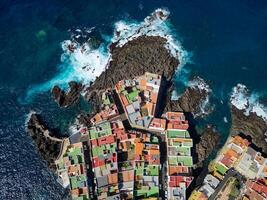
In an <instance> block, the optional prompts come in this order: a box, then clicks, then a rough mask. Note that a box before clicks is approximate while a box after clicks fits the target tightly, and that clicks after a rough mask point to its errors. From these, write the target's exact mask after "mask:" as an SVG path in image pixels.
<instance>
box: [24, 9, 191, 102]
mask: <svg viewBox="0 0 267 200" xmlns="http://www.w3.org/2000/svg"><path fill="white" fill-rule="evenodd" d="M169 14H170V13H169V11H168V10H167V9H156V10H155V11H154V12H153V13H151V14H150V15H149V16H148V17H146V18H145V19H144V21H142V22H134V21H129V20H121V21H118V22H116V23H115V24H114V34H113V36H104V35H101V36H102V39H103V40H105V42H103V43H101V44H100V45H99V46H98V47H96V48H94V47H92V46H91V45H90V38H86V33H88V34H90V32H91V31H92V30H93V29H94V28H91V29H86V31H85V33H84V32H83V31H82V30H80V29H76V31H75V35H72V37H71V39H70V40H66V41H63V42H62V43H61V47H62V50H63V54H62V55H61V64H60V65H59V73H58V74H57V75H56V76H55V77H54V78H52V79H51V80H49V81H47V82H45V83H41V84H38V85H34V86H32V87H31V88H29V90H28V91H27V94H26V99H25V100H26V102H29V101H31V100H32V97H34V96H35V95H36V94H38V93H41V92H45V91H49V90H50V89H51V88H52V87H53V86H54V85H59V86H61V87H63V88H66V86H67V83H68V82H69V81H72V80H74V81H79V82H83V84H89V83H91V82H93V81H94V80H95V78H96V77H97V76H99V75H100V74H101V73H102V72H103V71H104V70H105V69H106V67H108V63H109V61H110V60H111V54H110V52H109V48H108V46H109V45H110V44H111V43H116V45H117V46H123V45H124V44H126V43H127V42H128V41H130V40H133V39H135V38H137V37H140V36H143V35H147V36H161V37H164V38H166V41H167V42H166V46H165V47H166V48H167V49H168V50H169V52H170V53H171V54H172V55H173V56H174V57H176V58H178V59H179V61H180V65H179V69H180V68H181V67H182V66H183V65H184V64H186V63H187V62H188V61H189V60H190V54H189V53H188V52H187V51H185V50H184V49H183V47H182V45H181V44H180V42H179V41H178V40H177V38H178V37H177V35H176V34H175V30H174V29H173V27H172V25H171V23H170V21H169V20H168V17H169ZM84 38H86V40H85V41H83V42H80V41H81V40H80V39H84Z"/></svg>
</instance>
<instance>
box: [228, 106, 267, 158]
mask: <svg viewBox="0 0 267 200" xmlns="http://www.w3.org/2000/svg"><path fill="white" fill-rule="evenodd" d="M231 116H232V126H231V134H232V135H236V134H239V133H243V134H244V135H249V136H250V137H251V138H252V142H253V143H254V144H255V145H256V146H257V147H259V148H260V149H259V150H262V151H263V152H264V153H266V154H267V142H266V141H265V139H266V138H267V136H265V134H266V135H267V122H266V121H265V120H264V119H263V118H261V117H259V116H257V115H256V113H253V112H250V113H249V115H246V114H245V111H244V110H239V109H237V108H236V107H235V106H233V105H232V106H231Z"/></svg>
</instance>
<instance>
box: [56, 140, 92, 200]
mask: <svg viewBox="0 0 267 200" xmlns="http://www.w3.org/2000/svg"><path fill="white" fill-rule="evenodd" d="M66 147H67V148H66V151H65V152H64V154H63V156H62V157H61V158H60V159H58V160H57V161H56V166H57V172H58V175H59V178H60V179H59V180H60V181H61V183H62V185H63V186H65V187H66V186H68V185H69V187H70V193H71V196H72V199H73V200H85V199H89V193H88V181H87V169H86V164H85V158H84V149H83V145H82V143H81V142H79V143H74V144H68V145H67V146H66Z"/></svg>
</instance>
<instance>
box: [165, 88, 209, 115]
mask: <svg viewBox="0 0 267 200" xmlns="http://www.w3.org/2000/svg"><path fill="white" fill-rule="evenodd" d="M171 92H172V88H170V89H169V92H168V94H167V99H166V107H165V111H167V110H172V111H183V112H191V113H193V114H194V115H196V114H197V115H201V114H203V113H201V112H202V111H201V109H202V107H201V106H202V103H203V102H204V101H205V100H206V99H207V97H208V96H209V92H208V91H207V90H204V89H200V88H198V87H188V88H187V89H186V90H185V92H184V93H183V94H182V95H181V96H180V97H179V98H178V99H177V100H172V99H171V95H172V93H171Z"/></svg>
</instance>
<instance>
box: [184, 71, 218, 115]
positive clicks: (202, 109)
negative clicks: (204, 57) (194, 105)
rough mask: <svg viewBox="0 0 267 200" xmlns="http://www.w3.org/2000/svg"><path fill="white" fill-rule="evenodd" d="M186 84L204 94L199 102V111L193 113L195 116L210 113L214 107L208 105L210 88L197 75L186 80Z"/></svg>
mask: <svg viewBox="0 0 267 200" xmlns="http://www.w3.org/2000/svg"><path fill="white" fill-rule="evenodd" d="M188 86H189V87H191V88H195V89H197V90H199V91H200V92H201V93H202V94H203V95H204V96H205V98H203V100H202V101H201V102H200V105H199V112H198V113H195V116H196V117H198V116H205V115H208V114H209V113H211V112H212V111H213V109H214V108H213V106H211V105H210V94H211V92H212V90H211V88H210V86H209V85H208V84H207V83H206V82H205V80H204V79H202V78H200V77H198V76H197V77H196V78H194V79H193V80H191V81H189V82H188Z"/></svg>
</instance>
